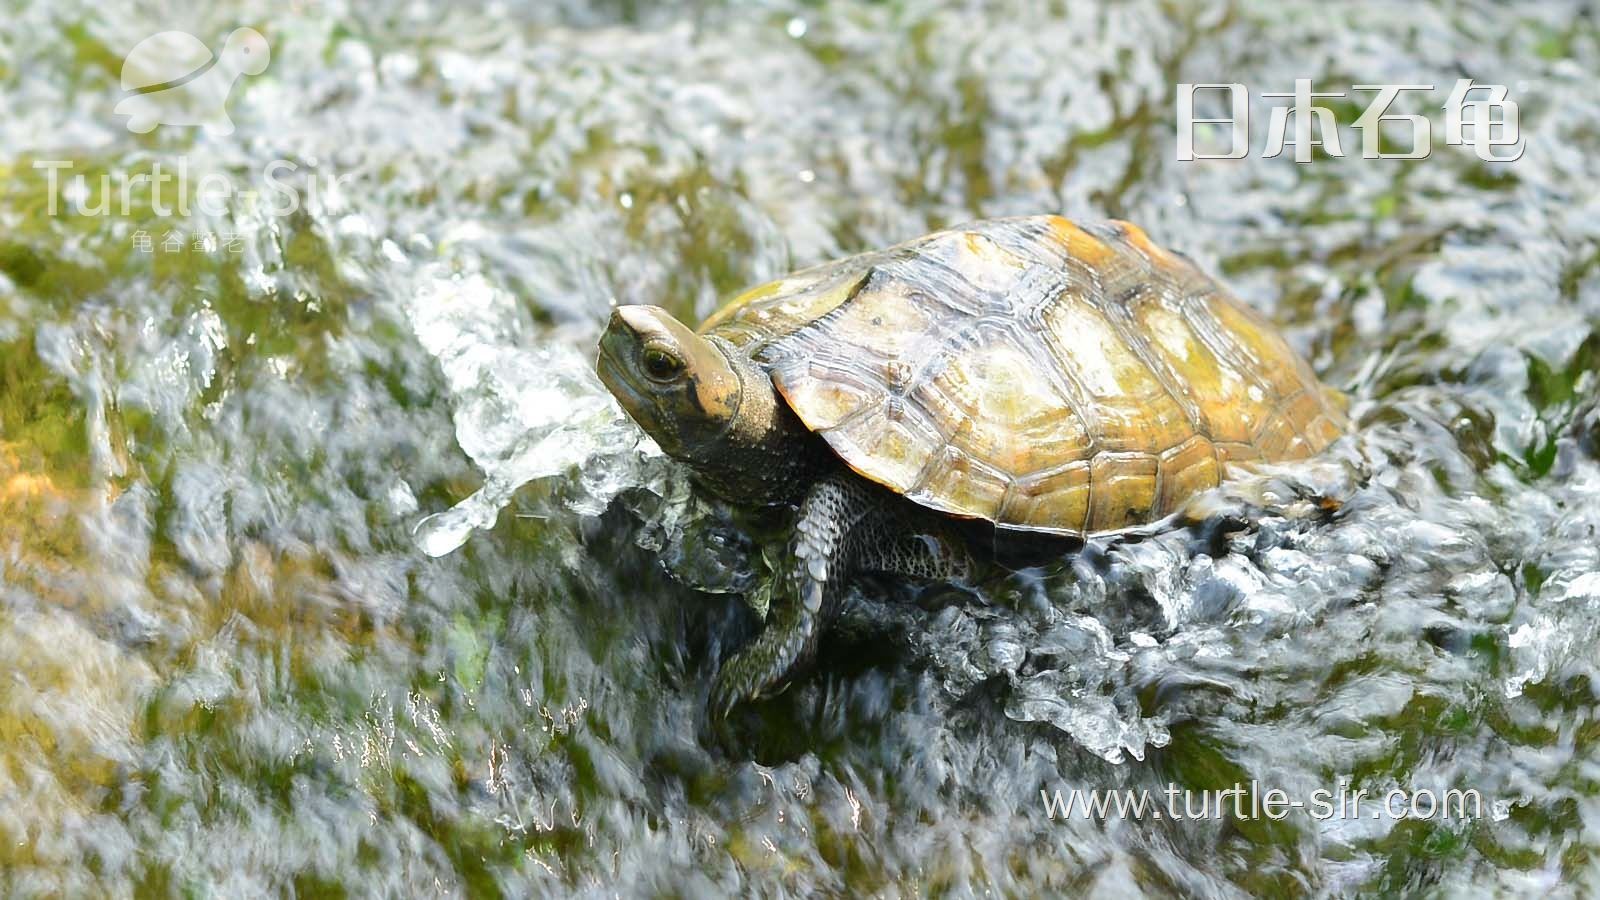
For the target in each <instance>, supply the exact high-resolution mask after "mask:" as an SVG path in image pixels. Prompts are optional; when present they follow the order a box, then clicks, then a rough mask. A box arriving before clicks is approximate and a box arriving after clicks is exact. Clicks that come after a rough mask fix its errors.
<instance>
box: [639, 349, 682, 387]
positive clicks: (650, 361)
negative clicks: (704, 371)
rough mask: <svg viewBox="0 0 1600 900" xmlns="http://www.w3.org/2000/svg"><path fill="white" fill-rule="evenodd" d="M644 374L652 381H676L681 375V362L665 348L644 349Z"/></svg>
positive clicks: (676, 355)
mask: <svg viewBox="0 0 1600 900" xmlns="http://www.w3.org/2000/svg"><path fill="white" fill-rule="evenodd" d="M643 361H644V373H645V374H646V375H648V376H650V380H652V381H660V382H669V381H676V380H677V378H678V376H680V375H682V374H683V360H682V359H681V358H680V357H679V356H678V354H676V353H673V352H672V351H671V350H668V349H667V348H665V347H646V348H644V358H643Z"/></svg>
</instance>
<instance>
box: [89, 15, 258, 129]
mask: <svg viewBox="0 0 1600 900" xmlns="http://www.w3.org/2000/svg"><path fill="white" fill-rule="evenodd" d="M271 59H272V51H271V49H270V48H269V47H268V46H267V39H266V38H264V37H262V36H261V32H259V31H256V30H255V29H254V28H238V29H235V30H234V32H233V33H232V34H230V35H228V39H227V40H226V41H225V42H224V43H223V45H222V51H221V52H220V53H212V52H211V49H210V48H209V47H207V46H206V45H205V43H204V42H202V41H201V40H200V39H199V38H197V37H195V36H194V35H192V34H189V33H188V32H186V31H163V32H161V33H160V34H153V35H151V36H150V37H147V38H145V39H144V40H142V41H140V42H139V43H138V45H137V46H135V47H134V48H133V51H132V52H131V53H129V54H128V56H127V58H126V59H124V60H123V61H122V89H123V90H124V91H127V92H129V93H128V96H126V97H124V98H123V99H122V101H121V102H119V103H118V104H117V106H116V109H115V110H114V112H115V113H116V114H117V115H119V116H127V117H128V130H129V131H131V132H133V133H135V134H147V133H149V132H151V131H154V130H155V128H156V126H157V125H199V126H202V127H204V128H205V129H206V131H207V132H208V133H210V134H217V135H223V134H232V133H233V120H232V119H229V118H228V109H227V105H228V95H229V94H230V93H232V92H233V84H234V82H235V81H238V80H239V77H240V76H241V75H260V74H261V73H262V72H264V71H266V69H267V63H268V62H270V61H271Z"/></svg>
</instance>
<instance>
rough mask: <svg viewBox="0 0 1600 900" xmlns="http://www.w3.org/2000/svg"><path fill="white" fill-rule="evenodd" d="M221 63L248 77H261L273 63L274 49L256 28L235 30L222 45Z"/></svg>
mask: <svg viewBox="0 0 1600 900" xmlns="http://www.w3.org/2000/svg"><path fill="white" fill-rule="evenodd" d="M221 61H223V62H225V63H227V64H228V66H229V67H230V68H232V69H233V70H234V71H238V72H243V73H244V74H246V75H260V74H261V73H262V72H265V71H266V70H267V63H269V62H271V61H272V49H271V48H270V47H268V46H267V39H266V38H264V37H262V36H261V32H259V31H257V30H255V29H254V28H235V29H234V30H233V33H232V34H230V35H228V40H227V42H226V43H224V44H223V45H222V54H221Z"/></svg>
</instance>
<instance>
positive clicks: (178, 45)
mask: <svg viewBox="0 0 1600 900" xmlns="http://www.w3.org/2000/svg"><path fill="white" fill-rule="evenodd" d="M212 61H213V57H212V55H211V49H210V48H209V47H207V46H206V45H205V44H204V43H203V42H202V41H201V40H200V39H199V38H197V37H195V36H194V35H192V34H189V33H188V32H186V31H163V32H160V33H159V34H152V35H150V36H149V37H147V38H145V39H144V40H142V41H140V42H139V43H138V44H137V45H135V46H134V48H133V50H132V51H131V52H129V53H128V56H127V58H126V59H124V60H123V61H122V89H123V90H125V91H136V90H143V89H145V88H154V87H159V86H161V85H164V84H169V83H171V82H174V81H181V80H183V79H184V78H185V77H187V76H189V75H192V74H195V73H197V72H199V71H200V70H202V69H205V68H207V67H208V66H210V65H211V63H212Z"/></svg>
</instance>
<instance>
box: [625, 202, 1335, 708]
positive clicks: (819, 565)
mask: <svg viewBox="0 0 1600 900" xmlns="http://www.w3.org/2000/svg"><path fill="white" fill-rule="evenodd" d="M596 368H597V372H598V375H599V377H600V379H601V381H602V382H603V383H604V384H605V385H606V387H607V388H608V389H609V390H610V391H611V393H612V394H613V395H614V396H615V397H616V399H617V401H618V402H619V404H620V405H621V406H622V408H623V410H625V411H626V412H627V414H628V415H629V416H631V417H632V418H633V419H634V420H635V421H636V422H637V423H638V424H639V425H640V426H641V427H642V428H643V429H644V431H646V432H647V433H648V434H649V435H650V436H651V437H652V438H654V440H655V442H656V443H657V444H658V445H660V447H661V449H662V450H664V451H665V452H666V453H667V454H669V455H671V456H673V457H675V458H677V459H678V460H681V461H682V462H684V463H687V464H688V465H689V466H690V467H691V468H692V470H693V473H694V477H695V480H696V481H698V482H699V483H700V484H701V485H702V486H703V487H704V488H705V489H707V490H709V491H710V492H712V493H713V494H716V495H718V496H720V497H722V498H723V499H725V500H726V501H729V502H731V503H734V504H745V505H785V504H786V505H789V506H791V507H792V508H793V509H794V513H793V515H794V519H793V522H794V524H793V528H792V532H791V535H792V536H791V537H790V539H789V546H788V548H787V553H786V555H785V556H784V558H783V562H782V564H781V565H780V567H779V568H778V569H777V571H776V572H775V573H774V575H773V576H772V581H771V583H770V584H769V585H768V587H769V589H770V601H769V609H768V613H767V620H766V622H765V625H764V627H763V628H762V630H761V631H760V632H758V633H757V634H756V636H755V637H754V638H752V639H751V640H750V641H749V642H748V643H747V645H746V646H744V647H742V648H741V649H739V650H738V651H737V652H736V653H735V654H734V655H733V656H732V657H731V658H729V660H728V661H727V662H726V663H725V664H724V665H722V666H721V668H720V669H719V671H718V672H717V674H716V675H715V677H714V678H713V682H712V688H711V692H710V695H709V697H708V707H709V710H710V711H711V712H712V713H714V714H717V715H720V716H726V715H727V714H728V712H729V710H731V709H732V708H733V707H734V706H736V705H737V704H739V703H742V702H745V701H750V700H756V699H759V698H763V697H767V696H770V695H772V694H774V693H776V692H777V691H778V690H780V689H781V688H783V687H784V686H785V685H787V684H788V683H789V682H791V681H792V680H793V679H794V677H795V676H796V675H797V674H799V673H800V672H802V671H804V670H805V668H806V667H807V666H808V664H809V663H810V662H811V661H812V660H813V658H814V657H815V655H816V652H817V647H818V642H819V639H820V637H821V635H822V634H823V633H824V631H825V629H826V628H827V626H828V625H829V623H830V622H831V621H832V620H833V619H835V618H836V616H837V614H838V612H839V610H840V607H841V601H842V600H843V598H844V597H845V596H846V586H847V585H848V584H849V583H850V581H851V580H852V578H853V577H854V576H856V575H858V574H864V573H883V574H888V575H891V576H893V575H899V576H907V577H912V578H921V579H946V580H955V581H960V580H962V579H964V578H966V577H968V576H969V575H970V574H971V572H972V565H973V562H972V555H971V553H969V552H968V551H967V548H966V547H965V546H964V543H963V541H964V538H963V535H962V534H961V532H960V531H959V529H953V528H951V529H942V528H940V527H939V524H938V523H940V522H950V523H954V522H957V521H960V520H969V521H976V522H980V523H987V524H988V525H989V526H992V528H993V529H994V533H995V534H996V535H999V534H1000V533H1002V532H1033V533H1039V534H1043V535H1051V536H1060V537H1063V538H1067V539H1074V538H1075V539H1090V538H1096V537H1100V536H1107V537H1108V538H1109V537H1112V536H1117V535H1122V534H1126V533H1129V532H1131V531H1137V530H1140V529H1145V530H1148V529H1149V528H1151V527H1159V526H1160V524H1161V523H1163V522H1166V521H1169V520H1171V519H1173V518H1175V517H1177V516H1178V515H1179V514H1180V513H1181V512H1182V511H1183V510H1184V509H1185V507H1186V505H1187V504H1188V503H1189V501H1191V499H1192V498H1194V497H1195V496H1196V495H1198V494H1200V493H1202V492H1204V491H1206V490H1208V489H1210V488H1213V487H1215V486H1217V485H1218V484H1219V483H1220V482H1221V481H1222V480H1223V479H1224V478H1225V477H1227V476H1228V475H1229V474H1230V473H1231V472H1233V471H1235V470H1238V469H1239V468H1241V467H1248V466H1250V465H1251V464H1252V463H1259V462H1278V461H1285V460H1293V459H1298V458H1304V457H1310V456H1312V455H1315V454H1318V453H1320V452H1321V451H1323V450H1324V449H1325V448H1327V447H1328V446H1329V445H1330V444H1331V443H1332V442H1334V441H1335V440H1337V439H1338V438H1339V437H1340V436H1341V435H1343V434H1345V433H1347V431H1348V430H1349V428H1350V423H1349V419H1348V415H1347V407H1346V403H1345V400H1344V398H1343V395H1342V394H1340V393H1339V392H1337V391H1335V390H1333V389H1331V388H1329V387H1327V386H1325V385H1323V384H1322V383H1321V382H1320V381H1319V380H1318V378H1317V376H1316V374H1315V373H1314V372H1313V371H1312V369H1311V367H1310V366H1309V365H1308V363H1307V362H1306V360H1305V359H1304V358H1303V357H1301V356H1300V355H1299V354H1298V353H1296V352H1295V350H1294V349H1293V348H1291V346H1290V345H1289V343H1288V342H1287V341H1286V340H1285V339H1284V338H1283V337H1282V336H1281V335H1280V334H1279V333H1278V331H1277V330H1275V329H1274V328H1273V327H1272V326H1271V324H1270V323H1269V322H1268V321H1267V320H1266V319H1265V318H1263V317H1262V316H1261V315H1260V314H1258V313H1257V312H1256V311H1254V310H1252V309H1251V308H1250V307H1249V306H1247V305H1245V304H1244V303H1242V302H1241V301H1239V300H1237V299H1235V298H1234V297H1233V296H1232V295H1231V294H1230V293H1229V292H1228V291H1227V290H1225V289H1224V288H1223V287H1221V286H1220V285H1219V284H1218V283H1217V282H1216V281H1215V280H1213V279H1212V278H1211V277H1209V276H1207V275H1206V274H1205V273H1204V272H1203V271H1201V270H1200V269H1199V268H1198V267H1197V266H1196V265H1195V264H1194V263H1193V262H1191V261H1190V260H1189V259H1188V257H1186V256H1184V255H1182V254H1180V253H1176V252H1170V251H1167V250H1164V249H1162V248H1161V247H1159V246H1157V245H1156V244H1155V243H1153V242H1152V241H1151V240H1150V238H1149V237H1148V236H1147V235H1146V234H1145V233H1144V231H1142V230H1141V229H1139V228H1138V227H1137V226H1134V225H1131V224H1129V223H1127V222H1122V221H1118V220H1106V221H1098V222H1083V223H1081V224H1080V223H1075V222H1073V221H1070V220H1068V219H1066V218H1063V217H1061V216H1053V215H1051V216H1028V217H1016V218H1001V219H990V220H986V221H978V222H973V223H969V224H966V225H961V226H958V227H954V228H950V229H946V230H942V231H938V232H935V233H932V234H929V235H926V236H924V237H920V238H917V239H915V240H911V241H908V242H906V243H902V244H899V245H896V246H893V247H890V248H888V249H885V250H879V251H874V252H868V253H863V254H860V255H856V256H852V257H849V258H847V259H843V260H839V261H836V262H831V263H826V264H823V265H819V266H814V267H811V268H807V269H803V270H801V271H798V272H795V273H794V274H791V275H788V276H786V277H783V278H780V279H778V280H776V281H773V282H770V283H768V284H763V285H761V286H759V287H755V288H752V289H750V290H747V291H745V292H743V293H742V294H740V295H738V296H736V297H735V298H733V299H732V300H731V301H730V302H728V303H727V304H726V305H725V306H723V307H722V308H721V309H719V310H717V311H716V312H715V313H714V314H712V315H711V316H710V317H709V318H707V319H706V320H705V321H704V322H703V323H702V324H701V325H700V327H699V329H698V330H691V329H690V328H689V327H688V326H686V325H684V324H683V323H682V322H679V321H678V320H677V319H675V318H674V317H673V316H672V315H671V314H670V313H668V312H667V311H666V310H665V309H663V308H661V307H657V306H646V305H625V306H619V307H617V308H616V309H615V310H614V311H613V312H612V315H611V319H610V322H609V324H608V325H607V327H606V329H605V331H604V333H603V335H602V336H601V339H600V342H599V353H598V359H597V361H596ZM968 543H970V541H968Z"/></svg>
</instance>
